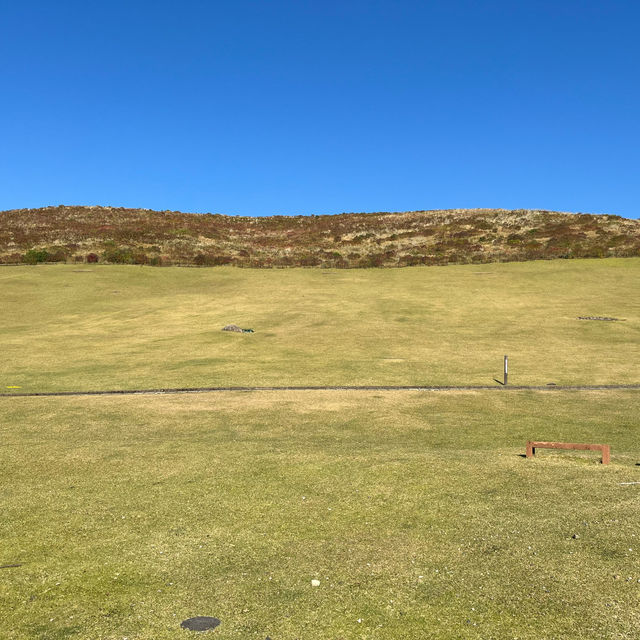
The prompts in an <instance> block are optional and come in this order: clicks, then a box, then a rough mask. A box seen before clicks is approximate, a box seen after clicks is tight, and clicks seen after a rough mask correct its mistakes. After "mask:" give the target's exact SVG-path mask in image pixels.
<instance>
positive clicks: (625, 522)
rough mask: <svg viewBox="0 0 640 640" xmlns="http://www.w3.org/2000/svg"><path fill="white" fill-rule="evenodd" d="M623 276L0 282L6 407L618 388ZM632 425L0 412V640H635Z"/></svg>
mask: <svg viewBox="0 0 640 640" xmlns="http://www.w3.org/2000/svg"><path fill="white" fill-rule="evenodd" d="M80 269H82V271H79V270H80ZM85 269H90V270H89V271H85ZM638 275H640V260H634V259H629V260H606V261H557V262H549V263H547V262H545V263H518V264H495V265H481V266H477V267H476V266H465V267H461V266H457V267H453V266H452V267H445V268H433V267H432V268H410V269H402V270H386V271H383V270H380V271H378V270H365V271H327V272H324V271H315V270H290V271H249V270H234V269H211V270H204V269H203V270H198V269H152V268H141V267H92V268H89V267H87V266H82V267H77V268H74V267H72V266H51V267H31V268H29V267H16V268H5V269H2V270H1V271H0V290H1V292H2V297H3V301H4V304H3V306H2V311H1V312H0V321H1V326H2V333H3V344H4V349H3V356H4V357H3V363H2V367H3V368H2V373H1V381H2V386H3V387H4V388H3V391H7V392H10V390H9V389H6V388H7V387H14V386H20V387H21V389H20V391H47V390H71V389H110V388H148V387H160V386H172V387H173V386H200V385H204V386H209V385H216V384H219V385H231V384H247V385H249V384H258V385H261V384H274V385H282V384H369V383H370V384H485V383H486V384H490V383H491V382H492V379H493V377H500V374H501V365H502V355H503V354H504V353H508V354H509V355H510V362H511V372H510V373H511V381H512V382H513V383H514V384H516V383H521V384H545V383H547V382H556V383H558V384H561V383H566V384H579V383H586V384H591V383H611V384H614V383H637V382H640V380H639V378H640V375H639V374H638V367H637V362H638V360H639V359H638V355H640V353H639V351H640V347H639V344H640V340H639V339H638V338H639V329H640V302H639V301H638V296H637V295H635V294H636V292H637V289H638V287H637V283H638ZM116 292H117V293H116ZM578 315H590V316H615V317H618V318H621V319H624V320H625V321H624V322H595V321H580V320H577V319H576V318H577V316H578ZM230 322H235V323H237V324H240V325H242V326H247V327H252V328H254V329H255V330H256V333H255V334H248V335H238V334H228V333H223V332H221V331H220V328H221V326H223V325H224V324H227V323H230ZM639 416H640V392H639V391H637V390H615V391H588V392H587V391H515V390H499V391H498V390H496V391H482V392H477V391H476V392H469V391H455V392H417V391H405V392H398V391H394V392H353V391H352V392H347V391H343V392H328V391H308V392H225V393H207V394H193V395H143V396H124V397H123V396H116V397H113V396H100V397H87V396H83V397H49V398H0V506H1V508H2V517H1V518H0V567H3V568H0V620H1V622H0V637H1V638H5V637H6V638H7V639H10V640H18V639H20V640H22V639H38V640H60V639H66V638H78V639H90V640H96V639H100V640H102V639H105V640H124V639H125V638H126V639H127V640H134V639H135V640H165V639H184V638H190V637H199V636H197V635H195V634H194V633H193V632H189V631H185V630H182V629H180V626H179V625H180V622H181V621H182V620H183V619H185V618H188V617H191V616H196V615H210V616H216V617H218V618H219V619H220V620H221V621H222V624H221V625H220V626H219V627H218V628H217V629H216V630H215V631H213V632H211V633H209V634H208V635H205V636H203V637H209V636H211V637H214V638H220V639H221V640H224V639H228V640H231V639H234V640H235V639H238V640H239V639H241V638H242V639H244V638H254V639H256V640H265V638H266V637H269V638H271V639H272V640H320V639H323V640H324V639H331V640H350V639H352V638H353V639H367V640H368V639H376V640H378V639H379V640H383V639H384V640H387V639H393V640H395V639H398V640H405V639H406V640H422V639H424V638H438V639H440V638H444V639H454V638H474V639H475V638H477V639H482V640H487V639H492V638H493V639H496V640H501V639H503V638H514V639H515V638H520V639H525V638H526V639H531V640H533V639H535V640H539V639H543V638H548V639H560V638H562V639H565V638H566V639H567V640H569V639H574V638H594V639H595V638H620V639H628V638H633V637H636V636H637V635H638V629H639V628H640V560H639V553H640V529H639V528H638V511H639V508H640V484H622V483H633V482H640V439H639V438H638V435H639V433H640V422H639V420H640V419H639ZM528 439H540V440H563V441H578V442H581V441H583V442H604V443H608V444H610V445H611V447H612V463H611V464H610V465H608V466H603V465H600V464H599V463H598V455H597V454H596V453H593V452H577V451H551V450H540V451H539V452H538V454H537V456H536V458H535V459H533V460H531V459H525V458H524V457H523V454H524V450H525V443H526V441H527V440H528ZM7 565H20V566H7ZM314 579H316V580H319V581H320V586H319V587H313V586H312V585H311V580H314Z"/></svg>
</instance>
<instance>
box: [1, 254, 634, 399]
mask: <svg viewBox="0 0 640 640" xmlns="http://www.w3.org/2000/svg"><path fill="white" fill-rule="evenodd" d="M639 291H640V259H637V258H628V259H607V260H555V261H551V262H544V261H543V262H528V263H511V264H483V265H464V266H459V265H457V266H448V267H412V268H404V269H361V270H322V269H287V270H249V269H236V268H209V269H187V268H153V267H137V266H101V265H78V266H74V265H57V266H55V265H50V266H41V265H39V266H33V267H30V266H24V267H3V268H1V269H0V296H1V299H2V306H1V311H0V333H1V335H2V359H1V360H0V387H1V388H0V390H2V391H5V392H11V391H10V390H8V389H7V387H20V388H21V390H22V391H60V390H78V389H81V390H98V389H132V388H150V387H151V388H157V387H197V386H219V385H223V386H227V385H325V384H326V385H362V384H370V385H385V384H388V385H407V384H408V385H449V384H453V385H465V384H494V382H493V379H494V377H495V378H498V379H501V376H502V357H503V355H505V354H508V355H509V356H510V379H511V382H512V383H513V384H526V385H544V384H547V383H556V384H615V383H638V382H640V371H639V367H638V363H639V362H640V295H638V293H639ZM579 316H609V317H616V318H620V319H621V320H623V321H621V322H602V321H589V320H578V317H579ZM229 323H236V324H238V325H240V326H242V327H246V328H252V329H255V333H253V334H232V333H226V332H222V331H221V329H222V327H223V326H225V325H226V324H229Z"/></svg>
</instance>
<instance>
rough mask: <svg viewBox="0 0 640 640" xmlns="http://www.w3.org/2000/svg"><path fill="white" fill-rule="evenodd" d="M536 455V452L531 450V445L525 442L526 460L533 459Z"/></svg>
mask: <svg viewBox="0 0 640 640" xmlns="http://www.w3.org/2000/svg"><path fill="white" fill-rule="evenodd" d="M535 454H536V450H535V449H534V448H533V445H532V444H531V443H530V442H527V458H533V456H534V455H535Z"/></svg>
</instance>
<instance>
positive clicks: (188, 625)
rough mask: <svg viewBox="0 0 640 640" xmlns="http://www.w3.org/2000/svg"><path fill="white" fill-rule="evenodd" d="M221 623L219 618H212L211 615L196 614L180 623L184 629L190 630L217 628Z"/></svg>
mask: <svg viewBox="0 0 640 640" xmlns="http://www.w3.org/2000/svg"><path fill="white" fill-rule="evenodd" d="M219 624H220V620H218V618H211V617H210V616H196V617H195V618H188V619H187V620H183V621H182V622H181V623H180V626H181V627H182V628H183V629H189V630H190V631H209V629H215V628H216V627H217V626H218V625H219Z"/></svg>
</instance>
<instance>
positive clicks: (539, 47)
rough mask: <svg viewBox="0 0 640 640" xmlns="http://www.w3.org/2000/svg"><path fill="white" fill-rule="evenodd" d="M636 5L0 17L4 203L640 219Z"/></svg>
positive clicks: (67, 10) (307, 4) (203, 7)
mask: <svg viewBox="0 0 640 640" xmlns="http://www.w3.org/2000/svg"><path fill="white" fill-rule="evenodd" d="M639 24H640V3H637V2H634V1H632V0H628V1H626V2H620V1H616V0H606V1H602V2H595V1H594V2H590V1H588V0H585V1H582V2H577V1H573V0H562V1H557V0H555V1H546V0H540V1H522V2H520V1H518V0H510V1H506V0H505V1H481V0H479V1H476V2H472V1H471V0H450V1H447V2H444V1H442V2H403V1H398V2H393V1H391V0H384V1H383V0H378V1H377V0H369V1H360V0H340V1H333V0H318V1H310V0H295V1H294V0H286V1H285V0H251V1H249V0H231V1H229V0H226V1H225V2H218V1H216V0H209V1H195V0H181V1H175V2H173V1H172V2H168V1H164V0H155V1H153V2H143V1H138V2H136V1H135V0H132V1H129V2H121V1H119V0H110V1H109V2H90V1H89V2H88V1H87V0H83V1H82V2H78V1H75V0H73V1H65V0H59V1H58V2H51V1H47V2H42V1H41V2H33V1H29V0H23V1H22V2H20V3H18V2H7V1H5V2H0V71H1V77H0V78H1V83H0V136H1V137H0V140H1V143H2V147H1V148H2V152H1V153H0V209H10V208H22V207H38V206H45V205H55V204H100V205H111V206H128V207H145V208H152V209H159V210H164V209H172V210H182V211H194V212H218V213H227V214H241V215H270V214H286V215H296V214H312V213H315V214H322V213H340V212H343V211H402V210H412V209H437V208H458V207H465V208H466V207H503V208H509V209H511V208H543V209H555V210H562V211H583V212H596V213H603V212H608V213H616V214H619V215H623V216H625V217H634V218H635V217H638V216H639V215H640V206H639V202H640V171H639V168H640V118H639V114H640V82H639V80H640V77H639V76H640V73H639V69H640V44H639V43H640V39H639V38H638V36H637V30H638V26H639Z"/></svg>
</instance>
